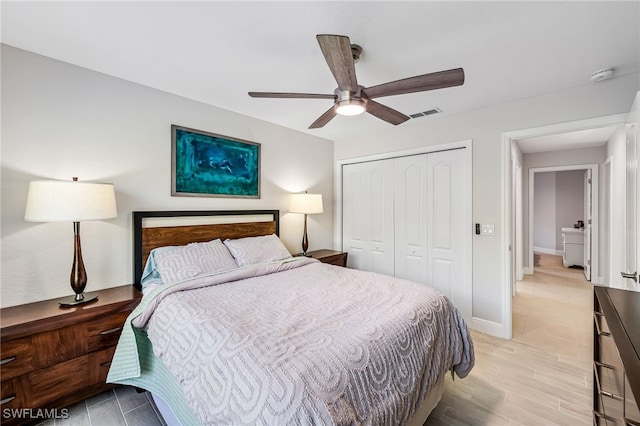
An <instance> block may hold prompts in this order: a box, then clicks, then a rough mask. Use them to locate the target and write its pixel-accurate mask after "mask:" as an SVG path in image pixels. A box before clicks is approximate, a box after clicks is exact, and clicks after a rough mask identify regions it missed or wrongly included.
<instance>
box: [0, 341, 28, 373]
mask: <svg viewBox="0 0 640 426" xmlns="http://www.w3.org/2000/svg"><path fill="white" fill-rule="evenodd" d="M35 352H36V351H35V350H34V349H33V340H32V339H31V337H24V338H22V339H15V340H10V341H8V342H3V343H2V346H0V353H1V354H2V358H1V359H2V360H1V361H0V364H1V365H0V377H2V380H3V381H4V380H7V379H11V378H13V377H17V376H19V375H21V374H24V373H28V372H29V371H32V370H33V369H35V368H36V365H37V364H36V360H35V357H34V354H35Z"/></svg>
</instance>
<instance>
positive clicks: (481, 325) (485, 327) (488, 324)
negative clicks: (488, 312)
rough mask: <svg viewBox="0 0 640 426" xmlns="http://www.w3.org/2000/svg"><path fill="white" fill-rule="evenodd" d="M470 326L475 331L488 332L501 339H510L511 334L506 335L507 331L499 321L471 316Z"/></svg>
mask: <svg viewBox="0 0 640 426" xmlns="http://www.w3.org/2000/svg"><path fill="white" fill-rule="evenodd" d="M470 327H471V328H472V329H473V330H475V331H479V332H481V333H485V334H489V335H491V336H494V337H499V338H501V339H511V336H507V331H506V329H505V326H504V324H500V323H499V322H493V321H488V320H485V319H482V318H477V317H472V318H471V324H470Z"/></svg>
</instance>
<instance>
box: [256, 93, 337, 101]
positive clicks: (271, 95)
mask: <svg viewBox="0 0 640 426" xmlns="http://www.w3.org/2000/svg"><path fill="white" fill-rule="evenodd" d="M249 96H251V97H252V98H299V99H335V97H336V95H325V94H319V93H280V92H249Z"/></svg>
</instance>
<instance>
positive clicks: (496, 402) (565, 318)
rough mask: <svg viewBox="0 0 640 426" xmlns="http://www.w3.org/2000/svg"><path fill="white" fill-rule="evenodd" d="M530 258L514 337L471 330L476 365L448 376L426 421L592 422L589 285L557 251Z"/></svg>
mask: <svg viewBox="0 0 640 426" xmlns="http://www.w3.org/2000/svg"><path fill="white" fill-rule="evenodd" d="M536 260H537V263H538V264H539V266H537V267H536V268H535V274H534V275H529V276H526V277H525V279H524V280H523V281H521V282H518V283H517V286H516V288H517V295H516V296H515V297H514V299H513V339H512V340H510V341H508V340H503V339H498V338H495V337H492V336H488V335H485V334H482V333H478V332H472V337H473V342H474V347H475V352H476V366H475V368H474V369H473V371H472V372H471V374H470V375H469V376H468V377H467V378H465V379H462V380H460V379H456V380H455V381H453V382H452V380H451V377H450V376H449V375H447V383H446V390H445V393H444V395H443V397H442V401H441V402H440V404H438V406H437V407H436V408H435V410H434V411H433V413H432V414H431V416H430V417H429V419H428V420H427V422H426V425H583V424H584V425H589V424H592V418H591V404H592V401H591V398H592V381H593V379H592V369H591V365H592V363H591V360H592V356H593V353H592V352H593V349H592V346H593V342H592V334H591V333H592V327H593V325H592V324H593V313H592V308H593V306H592V305H593V299H592V298H593V295H592V292H593V289H592V285H591V283H589V282H588V281H586V279H585V278H584V275H583V271H582V270H581V269H571V268H564V267H562V258H561V257H559V256H550V255H544V254H543V255H539V256H538V255H536Z"/></svg>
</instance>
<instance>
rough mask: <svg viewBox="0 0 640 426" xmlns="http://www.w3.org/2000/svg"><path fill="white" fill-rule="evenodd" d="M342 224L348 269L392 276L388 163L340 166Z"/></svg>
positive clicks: (389, 166)
mask: <svg viewBox="0 0 640 426" xmlns="http://www.w3.org/2000/svg"><path fill="white" fill-rule="evenodd" d="M343 223H344V225H343V250H345V251H347V252H348V253H349V257H348V259H349V267H352V268H356V269H363V270H367V271H374V272H380V273H383V274H387V275H393V274H394V265H393V260H394V258H393V161H392V160H382V161H372V162H367V163H358V164H349V165H345V166H343Z"/></svg>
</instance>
